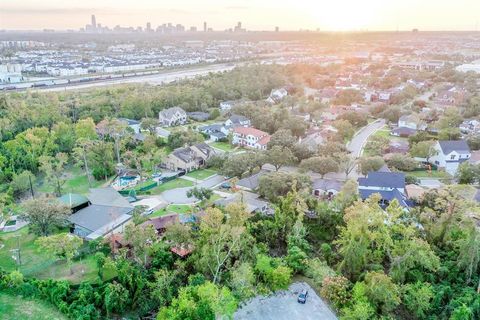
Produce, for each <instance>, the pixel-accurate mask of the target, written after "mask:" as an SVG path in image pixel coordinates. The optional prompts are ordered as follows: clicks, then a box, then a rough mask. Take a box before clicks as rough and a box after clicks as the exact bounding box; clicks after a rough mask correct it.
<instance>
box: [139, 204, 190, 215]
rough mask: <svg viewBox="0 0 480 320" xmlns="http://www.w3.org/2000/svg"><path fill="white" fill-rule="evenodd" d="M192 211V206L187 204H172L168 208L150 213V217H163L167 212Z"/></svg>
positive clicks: (185, 212) (184, 212)
mask: <svg viewBox="0 0 480 320" xmlns="http://www.w3.org/2000/svg"><path fill="white" fill-rule="evenodd" d="M191 212H192V207H191V206H189V205H185V204H171V205H169V206H167V207H166V208H163V209H160V210H157V211H155V212H154V213H152V214H151V215H149V216H148V217H149V218H155V217H161V216H165V215H167V214H172V213H178V214H181V213H182V214H187V213H191Z"/></svg>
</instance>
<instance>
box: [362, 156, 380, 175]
mask: <svg viewBox="0 0 480 320" xmlns="http://www.w3.org/2000/svg"><path fill="white" fill-rule="evenodd" d="M384 164H385V161H383V159H382V157H361V158H360V159H359V169H360V170H359V171H360V172H361V173H362V174H363V175H364V176H366V175H367V174H368V173H369V172H371V171H378V170H380V168H382V167H383V165H384Z"/></svg>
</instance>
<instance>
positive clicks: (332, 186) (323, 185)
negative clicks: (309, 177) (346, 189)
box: [312, 179, 344, 199]
mask: <svg viewBox="0 0 480 320" xmlns="http://www.w3.org/2000/svg"><path fill="white" fill-rule="evenodd" d="M343 184H344V183H343V182H341V181H338V180H330V179H315V180H314V181H313V183H312V193H313V195H314V196H316V197H325V198H328V199H331V198H333V197H334V196H335V195H337V193H339V192H340V190H341V189H342V186H343Z"/></svg>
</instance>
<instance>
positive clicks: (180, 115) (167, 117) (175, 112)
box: [158, 107, 187, 127]
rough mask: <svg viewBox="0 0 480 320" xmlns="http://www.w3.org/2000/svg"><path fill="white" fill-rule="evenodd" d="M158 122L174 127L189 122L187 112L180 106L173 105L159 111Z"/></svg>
mask: <svg viewBox="0 0 480 320" xmlns="http://www.w3.org/2000/svg"><path fill="white" fill-rule="evenodd" d="M158 122H159V123H160V125H162V126H164V127H173V126H179V125H182V124H185V123H186V122H187V113H186V112H185V110H183V109H182V108H180V107H173V108H169V109H165V110H162V111H160V112H159V114H158Z"/></svg>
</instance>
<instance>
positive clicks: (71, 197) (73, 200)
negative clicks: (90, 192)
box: [58, 193, 88, 209]
mask: <svg viewBox="0 0 480 320" xmlns="http://www.w3.org/2000/svg"><path fill="white" fill-rule="evenodd" d="M58 201H60V202H61V203H63V204H66V205H67V206H68V207H69V208H70V209H71V208H75V207H78V206H81V205H82V204H86V203H88V199H87V197H85V196H83V195H81V194H78V193H67V194H64V195H63V196H61V197H60V198H58Z"/></svg>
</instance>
